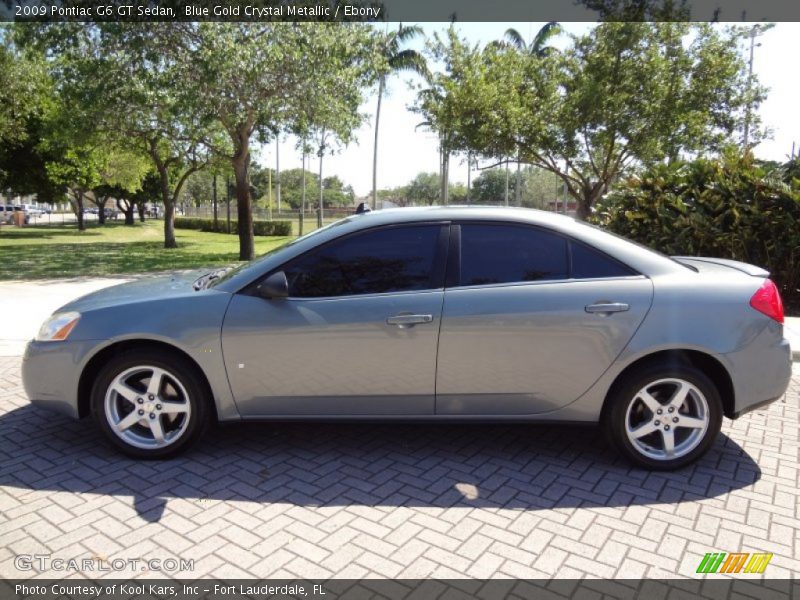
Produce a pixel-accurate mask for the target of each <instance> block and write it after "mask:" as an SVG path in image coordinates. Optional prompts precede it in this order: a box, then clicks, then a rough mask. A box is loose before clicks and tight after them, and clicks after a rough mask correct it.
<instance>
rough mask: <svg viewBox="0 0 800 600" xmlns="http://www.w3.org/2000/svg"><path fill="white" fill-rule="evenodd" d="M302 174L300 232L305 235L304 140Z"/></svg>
mask: <svg viewBox="0 0 800 600" xmlns="http://www.w3.org/2000/svg"><path fill="white" fill-rule="evenodd" d="M301 172H302V175H301V177H300V179H301V184H300V185H301V190H302V192H301V196H300V222H299V225H300V232H299V235H303V218H304V217H305V212H306V143H305V140H303V168H302V169H301Z"/></svg>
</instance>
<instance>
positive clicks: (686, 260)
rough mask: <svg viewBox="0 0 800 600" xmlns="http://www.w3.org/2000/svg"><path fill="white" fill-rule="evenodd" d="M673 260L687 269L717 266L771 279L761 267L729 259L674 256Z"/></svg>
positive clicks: (767, 272)
mask: <svg viewBox="0 0 800 600" xmlns="http://www.w3.org/2000/svg"><path fill="white" fill-rule="evenodd" d="M672 259H673V260H676V261H678V262H679V263H681V264H683V265H686V266H687V267H692V268H696V269H697V270H702V269H703V267H704V266H708V265H715V266H720V267H728V268H729V269H735V270H736V271H740V272H742V273H744V274H746V275H751V276H753V277H762V278H766V277H769V271H765V270H764V269H762V268H761V267H757V266H755V265H750V264H748V263H743V262H739V261H738V260H730V259H727V258H710V257H707V256H673V257H672Z"/></svg>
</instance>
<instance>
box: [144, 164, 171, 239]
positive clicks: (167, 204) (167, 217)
mask: <svg viewBox="0 0 800 600" xmlns="http://www.w3.org/2000/svg"><path fill="white" fill-rule="evenodd" d="M158 179H159V183H160V184H161V185H160V188H161V201H162V202H163V203H164V248H177V247H178V242H177V241H176V240H175V218H174V217H175V206H174V205H173V203H172V194H170V190H169V173H168V172H167V168H166V167H165V166H164V164H163V163H160V162H159V164H158ZM139 214H142V213H141V212H140V213H139Z"/></svg>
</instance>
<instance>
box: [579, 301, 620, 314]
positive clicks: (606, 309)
mask: <svg viewBox="0 0 800 600" xmlns="http://www.w3.org/2000/svg"><path fill="white" fill-rule="evenodd" d="M629 308H630V306H628V305H627V304H625V303H624V302H598V303H596V304H589V305H588V306H587V307H586V312H587V313H601V314H602V313H605V314H608V313H615V312H625V311H626V310H628V309H629Z"/></svg>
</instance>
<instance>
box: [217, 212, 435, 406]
mask: <svg viewBox="0 0 800 600" xmlns="http://www.w3.org/2000/svg"><path fill="white" fill-rule="evenodd" d="M447 235H448V227H447V226H446V225H441V224H421V225H416V224H414V225H405V226H397V227H384V228H379V229H373V230H368V231H365V232H359V233H356V234H352V235H349V236H346V237H344V238H341V239H337V240H334V241H333V242H329V243H327V244H325V245H324V246H322V247H320V248H318V249H315V250H312V251H310V252H308V253H306V254H304V255H302V256H301V257H299V258H297V259H294V260H292V261H290V262H289V263H288V264H286V265H284V266H283V267H281V269H279V270H283V271H284V272H285V273H286V276H287V279H288V281H289V298H285V299H272V300H267V299H264V298H261V297H259V296H257V295H251V294H248V293H240V294H236V295H235V297H234V298H233V299H232V301H231V303H230V305H229V308H228V311H227V313H226V315H225V321H224V324H223V330H222V345H223V352H224V356H225V364H226V368H227V371H228V378H229V380H230V384H231V388H232V390H233V394H234V397H235V399H236V403H237V406H238V408H239V411H240V413H241V414H242V415H243V416H246V417H256V416H291V415H298V416H313V415H330V416H335V415H365V416H367V415H399V416H403V415H405V416H408V415H430V414H433V413H434V401H435V400H434V398H435V384H436V346H437V338H438V332H439V325H440V318H441V310H442V299H443V291H442V282H443V271H444V267H443V265H444V252H443V249H444V248H446V238H447Z"/></svg>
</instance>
